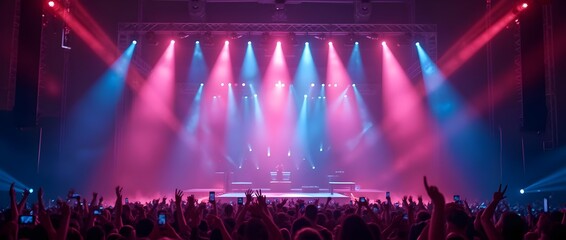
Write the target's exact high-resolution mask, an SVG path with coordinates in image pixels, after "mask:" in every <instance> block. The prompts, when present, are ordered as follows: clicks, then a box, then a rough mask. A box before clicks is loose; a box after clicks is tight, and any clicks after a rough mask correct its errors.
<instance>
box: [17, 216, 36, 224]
mask: <svg viewBox="0 0 566 240" xmlns="http://www.w3.org/2000/svg"><path fill="white" fill-rule="evenodd" d="M34 223H35V220H34V217H33V215H21V216H20V224H22V225H33V224H34Z"/></svg>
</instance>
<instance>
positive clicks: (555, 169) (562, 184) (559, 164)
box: [523, 147, 566, 193]
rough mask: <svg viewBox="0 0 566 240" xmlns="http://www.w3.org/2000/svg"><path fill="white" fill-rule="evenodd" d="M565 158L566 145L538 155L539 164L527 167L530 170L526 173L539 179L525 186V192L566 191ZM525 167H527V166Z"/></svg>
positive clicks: (537, 161)
mask: <svg viewBox="0 0 566 240" xmlns="http://www.w3.org/2000/svg"><path fill="white" fill-rule="evenodd" d="M564 159H566V147H561V148H558V149H555V150H553V151H552V152H550V153H547V154H544V155H543V156H541V157H537V160H536V163H539V164H537V166H531V167H529V168H528V169H526V171H528V173H526V174H527V175H531V176H533V175H535V177H536V178H535V179H538V180H536V181H534V182H533V183H532V184H530V185H528V186H527V187H525V188H524V191H525V193H538V192H541V193H550V192H563V191H566V167H565V166H564ZM542 163H544V164H542ZM523 167H524V168H526V167H527V166H523ZM541 173H550V174H541Z"/></svg>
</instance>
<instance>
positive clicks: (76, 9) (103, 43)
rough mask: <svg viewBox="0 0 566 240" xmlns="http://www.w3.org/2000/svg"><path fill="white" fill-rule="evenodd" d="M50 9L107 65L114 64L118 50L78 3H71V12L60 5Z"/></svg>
mask: <svg viewBox="0 0 566 240" xmlns="http://www.w3.org/2000/svg"><path fill="white" fill-rule="evenodd" d="M51 9H53V10H54V12H55V14H57V16H58V17H59V18H60V19H62V20H63V21H64V22H65V23H66V24H67V26H68V27H69V28H70V29H71V30H72V31H73V33H74V34H76V35H77V36H78V37H79V38H81V39H82V40H83V41H84V42H85V43H86V45H87V46H88V47H89V48H91V49H92V50H93V52H94V53H95V54H96V55H98V57H100V59H102V60H103V61H104V62H105V63H106V64H107V65H109V66H110V65H111V64H112V63H113V62H114V60H115V59H116V57H117V56H118V55H119V52H118V48H117V47H116V45H115V44H114V42H113V41H112V40H110V38H109V37H108V35H107V34H106V33H105V32H104V31H103V30H102V28H101V27H100V25H99V24H98V23H97V22H96V21H94V20H93V19H92V17H91V16H90V14H89V13H88V12H87V11H86V10H85V9H84V8H83V7H82V5H81V3H80V2H78V1H73V6H72V11H70V9H69V8H65V7H64V6H63V5H62V4H55V6H54V7H53V8H51Z"/></svg>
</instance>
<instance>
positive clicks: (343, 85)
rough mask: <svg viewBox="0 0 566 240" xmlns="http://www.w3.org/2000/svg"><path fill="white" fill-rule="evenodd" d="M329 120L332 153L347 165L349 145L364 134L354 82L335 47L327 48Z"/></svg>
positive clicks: (349, 156) (331, 45)
mask: <svg viewBox="0 0 566 240" xmlns="http://www.w3.org/2000/svg"><path fill="white" fill-rule="evenodd" d="M326 79H327V80H326V85H325V87H326V89H325V91H326V92H325V96H326V104H327V111H326V118H327V122H328V125H327V132H328V134H329V137H330V143H331V145H332V146H333V151H334V152H335V153H339V154H340V156H341V157H340V158H339V161H340V162H342V163H347V162H351V161H354V160H355V159H353V158H351V157H352V156H353V155H351V154H350V152H351V149H349V146H348V142H349V141H351V140H352V139H354V138H356V136H357V135H358V134H359V133H360V131H361V123H360V119H359V116H360V115H359V112H358V111H359V109H358V106H357V103H356V98H355V96H354V94H353V91H352V90H351V85H352V81H351V79H350V76H349V75H348V71H347V70H346V68H345V67H344V64H343V63H342V60H341V59H340V56H339V55H338V52H337V51H336V49H335V47H334V45H333V44H330V43H329V44H328V59H327V69H326Z"/></svg>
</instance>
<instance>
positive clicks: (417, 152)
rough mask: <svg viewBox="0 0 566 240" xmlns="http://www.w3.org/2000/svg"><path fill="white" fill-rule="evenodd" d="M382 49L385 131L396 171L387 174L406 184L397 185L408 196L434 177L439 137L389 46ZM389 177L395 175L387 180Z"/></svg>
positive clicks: (386, 177)
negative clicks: (423, 181) (432, 171)
mask: <svg viewBox="0 0 566 240" xmlns="http://www.w3.org/2000/svg"><path fill="white" fill-rule="evenodd" d="M382 46H383V56H382V58H383V61H382V63H383V105H384V106H383V107H384V119H383V123H382V126H383V127H382V129H383V134H384V137H385V138H387V142H388V145H389V149H391V150H390V151H391V154H392V155H391V156H392V158H391V160H392V161H393V162H392V163H391V166H393V171H390V172H391V173H386V174H384V175H385V176H383V177H385V179H390V178H391V177H393V178H396V179H398V178H399V177H401V178H402V179H404V181H402V182H399V183H395V184H397V187H399V188H403V189H405V190H406V191H409V192H421V191H420V190H419V189H414V183H415V182H418V181H420V180H421V179H422V176H423V175H431V174H427V173H430V169H432V167H433V165H435V163H434V159H436V157H435V156H434V154H435V153H436V152H437V149H436V147H437V146H438V144H437V143H436V141H438V137H437V136H436V134H435V131H434V128H435V126H434V125H433V124H432V122H431V121H430V119H429V116H428V115H427V114H426V112H425V110H424V107H425V106H424V105H422V104H421V99H420V94H419V93H418V92H417V90H416V89H415V87H414V86H413V85H412V84H411V81H410V79H409V78H408V77H407V75H406V73H405V72H404V70H403V68H402V67H401V65H400V64H399V62H398V61H397V59H396V58H395V56H394V55H393V53H392V52H391V50H390V49H389V47H388V46H387V44H382ZM389 174H393V175H390V176H387V175H389Z"/></svg>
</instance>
